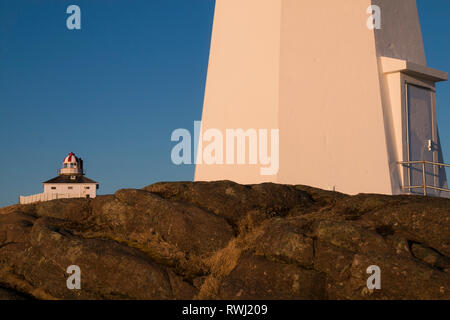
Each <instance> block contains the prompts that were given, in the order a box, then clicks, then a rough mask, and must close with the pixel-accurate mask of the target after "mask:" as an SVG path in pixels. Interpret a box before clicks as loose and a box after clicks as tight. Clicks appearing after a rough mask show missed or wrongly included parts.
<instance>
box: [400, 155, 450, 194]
mask: <svg viewBox="0 0 450 320" xmlns="http://www.w3.org/2000/svg"><path fill="white" fill-rule="evenodd" d="M398 164H401V165H415V164H421V165H422V183H423V184H422V185H421V186H404V187H402V189H407V190H409V191H411V190H412V189H423V194H424V195H425V196H426V195H427V189H432V190H438V191H443V192H450V189H445V188H440V187H436V186H429V185H427V174H426V168H425V166H426V165H427V164H429V165H432V166H438V167H447V168H450V165H448V164H445V163H439V162H433V161H426V160H422V161H400V162H398ZM410 169H411V168H410Z"/></svg>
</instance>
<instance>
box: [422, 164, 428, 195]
mask: <svg viewBox="0 0 450 320" xmlns="http://www.w3.org/2000/svg"><path fill="white" fill-rule="evenodd" d="M422 179H423V195H424V196H426V195H427V176H426V174H425V160H424V161H423V162H422Z"/></svg>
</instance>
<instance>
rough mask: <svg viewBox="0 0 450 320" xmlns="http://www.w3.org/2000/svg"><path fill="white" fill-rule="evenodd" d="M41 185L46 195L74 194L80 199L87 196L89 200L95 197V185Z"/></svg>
mask: <svg viewBox="0 0 450 320" xmlns="http://www.w3.org/2000/svg"><path fill="white" fill-rule="evenodd" d="M43 185H44V193H46V194H54V193H56V194H75V195H78V196H80V195H81V197H86V196H87V195H89V197H90V198H95V197H96V195H97V188H96V184H95V183H44V184H43ZM52 188H56V189H52ZM69 188H72V189H69ZM87 188H89V189H87Z"/></svg>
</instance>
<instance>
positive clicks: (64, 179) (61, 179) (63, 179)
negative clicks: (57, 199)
mask: <svg viewBox="0 0 450 320" xmlns="http://www.w3.org/2000/svg"><path fill="white" fill-rule="evenodd" d="M71 177H75V179H71ZM43 183H97V184H98V182H97V181H94V180H91V179H89V178H86V177H85V176H81V175H73V176H71V175H65V174H62V175H59V176H57V177H55V178H53V179H50V180H48V181H45V182H43Z"/></svg>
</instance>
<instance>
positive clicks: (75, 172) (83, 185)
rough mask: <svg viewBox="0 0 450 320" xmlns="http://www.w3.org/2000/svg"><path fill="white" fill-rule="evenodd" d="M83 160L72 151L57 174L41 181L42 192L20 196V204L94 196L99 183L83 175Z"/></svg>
mask: <svg viewBox="0 0 450 320" xmlns="http://www.w3.org/2000/svg"><path fill="white" fill-rule="evenodd" d="M84 174H85V173H84V170H83V160H82V159H81V158H78V157H77V156H75V154H74V153H73V152H71V153H69V155H68V156H67V157H65V158H64V161H63V165H62V168H61V169H60V170H58V176H57V177H55V178H53V179H50V180H48V181H45V182H44V183H43V186H44V192H43V193H39V194H34V195H31V196H20V203H21V204H29V203H34V202H41V201H50V200H55V199H64V198H95V197H96V196H97V189H98V187H99V183H98V182H96V181H94V180H91V179H89V178H87V177H85V176H84Z"/></svg>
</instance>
